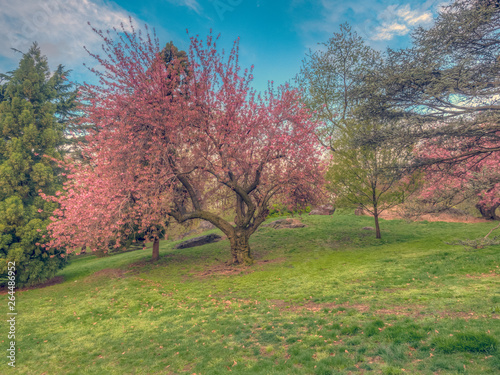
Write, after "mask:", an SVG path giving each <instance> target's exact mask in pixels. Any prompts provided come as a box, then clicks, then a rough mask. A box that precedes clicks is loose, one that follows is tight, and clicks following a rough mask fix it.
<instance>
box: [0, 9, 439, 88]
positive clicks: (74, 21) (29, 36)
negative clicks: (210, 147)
mask: <svg viewBox="0 0 500 375" xmlns="http://www.w3.org/2000/svg"><path fill="white" fill-rule="evenodd" d="M2 3H3V4H2V7H1V8H0V35H1V36H2V38H0V72H6V71H9V70H12V69H15V68H16V66H17V63H18V61H19V59H20V55H19V53H16V52H14V51H12V49H11V48H16V49H18V50H21V51H26V50H27V49H28V48H29V46H30V45H31V43H32V42H34V41H37V42H38V43H39V44H40V46H41V48H42V53H43V54H45V55H46V56H47V57H48V59H49V63H50V65H51V67H52V68H54V67H55V66H56V65H57V64H59V63H62V64H63V65H65V66H66V67H67V68H69V69H72V70H73V73H72V75H71V76H70V78H71V79H73V80H76V81H79V82H82V81H84V80H88V79H89V78H90V77H89V75H88V73H87V71H86V69H85V68H84V67H83V62H87V63H88V64H92V60H90V59H89V57H88V55H87V53H86V52H85V51H84V49H83V46H86V47H87V48H89V49H90V50H91V51H93V52H94V51H95V52H99V48H100V41H99V39H98V38H97V37H96V35H94V33H93V32H92V31H91V29H90V27H89V26H88V25H87V22H90V23H92V24H93V25H95V26H97V27H98V28H101V29H103V30H104V29H109V28H111V27H113V26H119V24H120V22H127V21H128V17H129V16H130V17H132V18H133V20H134V22H135V24H136V25H141V26H142V25H144V24H145V23H147V24H148V25H149V26H150V27H154V28H155V29H156V32H157V34H158V36H159V38H160V42H161V44H164V43H167V42H168V41H170V40H172V41H173V42H174V44H176V45H177V46H179V47H180V48H181V49H187V48H188V46H189V37H188V34H187V33H186V29H188V30H189V34H191V35H196V34H199V35H200V36H206V35H207V34H208V33H209V31H210V29H212V30H213V32H214V33H216V34H218V33H220V34H221V43H220V44H222V46H224V47H225V48H226V49H229V48H230V47H231V45H232V43H233V41H234V40H235V39H236V38H237V37H240V62H241V65H242V66H243V67H249V66H250V65H252V64H253V65H255V70H254V76H255V80H254V86H255V87H256V88H257V89H258V90H263V89H265V88H266V87H267V82H268V81H269V80H273V81H274V82H275V83H277V84H281V83H284V82H286V81H288V80H290V79H292V78H293V77H294V76H295V74H296V73H297V72H298V71H299V69H300V65H301V61H302V60H303V58H304V57H305V55H306V53H307V51H308V50H309V49H310V48H311V49H316V48H318V47H317V45H318V43H319V42H325V41H327V40H328V38H329V37H330V36H331V35H332V34H333V32H335V31H337V30H338V28H339V25H340V24H341V23H344V22H348V23H350V24H351V25H352V26H353V28H354V29H355V30H356V31H357V32H358V34H359V35H361V36H362V37H363V38H365V40H366V41H367V43H368V44H369V45H371V46H372V47H374V48H376V49H379V50H385V49H386V48H387V47H391V48H402V47H405V46H406V45H408V42H409V33H410V32H411V29H412V28H414V27H415V26H417V25H422V26H430V25H431V24H432V21H433V18H434V17H435V15H436V14H437V11H438V10H439V8H440V7H441V6H443V5H444V4H446V2H445V1H444V0H433V1H417V0H408V1H401V2H397V1H391V0H360V1H357V2H346V1H339V0H313V1H306V0H289V1H285V0H275V1H269V0H268V1H266V0H143V1H137V0H134V1H132V0H117V1H104V0H24V1H22V2H21V1H9V2H7V1H2Z"/></svg>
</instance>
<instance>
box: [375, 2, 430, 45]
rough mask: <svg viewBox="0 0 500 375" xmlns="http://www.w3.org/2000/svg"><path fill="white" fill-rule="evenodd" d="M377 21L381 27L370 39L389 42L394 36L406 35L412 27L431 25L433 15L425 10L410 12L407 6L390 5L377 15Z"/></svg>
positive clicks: (378, 27) (377, 28)
mask: <svg viewBox="0 0 500 375" xmlns="http://www.w3.org/2000/svg"><path fill="white" fill-rule="evenodd" d="M378 19H379V20H380V21H381V25H379V26H377V27H376V28H375V29H374V34H373V36H372V37H371V39H372V40H391V39H393V38H394V37H395V36H396V35H406V34H408V33H409V32H410V28H411V27H413V26H417V25H428V24H430V23H432V21H433V15H432V12H431V10H429V9H426V8H420V9H413V10H412V9H411V7H410V5H409V4H406V5H390V6H388V7H387V8H386V9H385V10H383V11H382V12H381V13H380V14H379V15H378Z"/></svg>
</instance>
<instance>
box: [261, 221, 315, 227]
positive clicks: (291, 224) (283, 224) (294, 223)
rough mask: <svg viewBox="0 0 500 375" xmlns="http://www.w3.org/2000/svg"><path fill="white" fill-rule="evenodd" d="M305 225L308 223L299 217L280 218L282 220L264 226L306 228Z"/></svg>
mask: <svg viewBox="0 0 500 375" xmlns="http://www.w3.org/2000/svg"><path fill="white" fill-rule="evenodd" d="M305 226H306V225H305V224H303V223H302V222H301V221H300V220H298V219H280V220H276V221H273V222H272V223H269V224H264V225H263V227H270V228H274V229H284V228H288V229H292V228H304V227H305Z"/></svg>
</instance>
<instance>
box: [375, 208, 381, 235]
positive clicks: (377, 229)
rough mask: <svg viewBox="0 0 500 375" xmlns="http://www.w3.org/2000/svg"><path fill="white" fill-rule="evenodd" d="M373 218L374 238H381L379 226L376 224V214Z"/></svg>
mask: <svg viewBox="0 0 500 375" xmlns="http://www.w3.org/2000/svg"><path fill="white" fill-rule="evenodd" d="M373 217H374V218H375V237H376V238H382V234H381V233H380V225H379V224H378V213H377V214H376V215H374V216H373Z"/></svg>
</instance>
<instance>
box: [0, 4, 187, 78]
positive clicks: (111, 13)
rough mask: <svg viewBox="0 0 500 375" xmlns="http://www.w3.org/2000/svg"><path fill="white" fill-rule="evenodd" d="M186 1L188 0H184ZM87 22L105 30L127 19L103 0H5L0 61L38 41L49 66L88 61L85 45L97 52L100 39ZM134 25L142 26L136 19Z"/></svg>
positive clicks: (0, 15)
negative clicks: (15, 50)
mask: <svg viewBox="0 0 500 375" xmlns="http://www.w3.org/2000/svg"><path fill="white" fill-rule="evenodd" d="M187 1H189V0H187ZM88 22H90V23H91V25H92V26H93V27H95V28H97V29H102V30H107V29H110V28H112V27H117V28H119V27H120V24H121V23H123V24H125V25H127V24H128V22H129V15H128V14H127V12H126V11H125V10H123V9H122V8H120V7H119V6H117V5H116V4H114V3H110V2H104V1H103V0H23V1H5V2H3V4H2V11H1V12H0V35H2V36H3V38H1V39H0V56H1V58H2V60H3V62H2V65H4V66H5V65H7V64H6V63H5V61H7V62H10V64H11V65H14V64H17V61H18V60H19V58H20V56H19V54H17V53H15V52H14V51H12V48H15V49H17V50H20V51H22V52H26V51H27V50H28V49H29V47H30V46H31V44H32V43H33V42H35V41H36V42H38V44H39V45H40V48H41V50H42V53H43V54H44V55H46V56H47V58H48V60H49V63H50V64H51V66H52V67H54V65H55V64H59V63H62V64H64V65H65V66H66V67H67V68H76V69H78V68H81V67H82V62H83V61H85V60H87V61H89V56H88V54H87V52H85V50H84V49H83V46H86V47H87V48H88V49H89V50H90V51H93V52H97V53H99V52H100V51H101V49H100V46H101V44H102V40H101V39H100V37H99V36H98V35H97V34H96V33H94V32H93V31H92V29H91V27H90V26H89V25H88V24H87V23H88ZM133 22H134V25H135V26H137V27H139V26H142V24H143V23H141V22H140V21H138V20H135V19H134V20H133Z"/></svg>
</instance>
